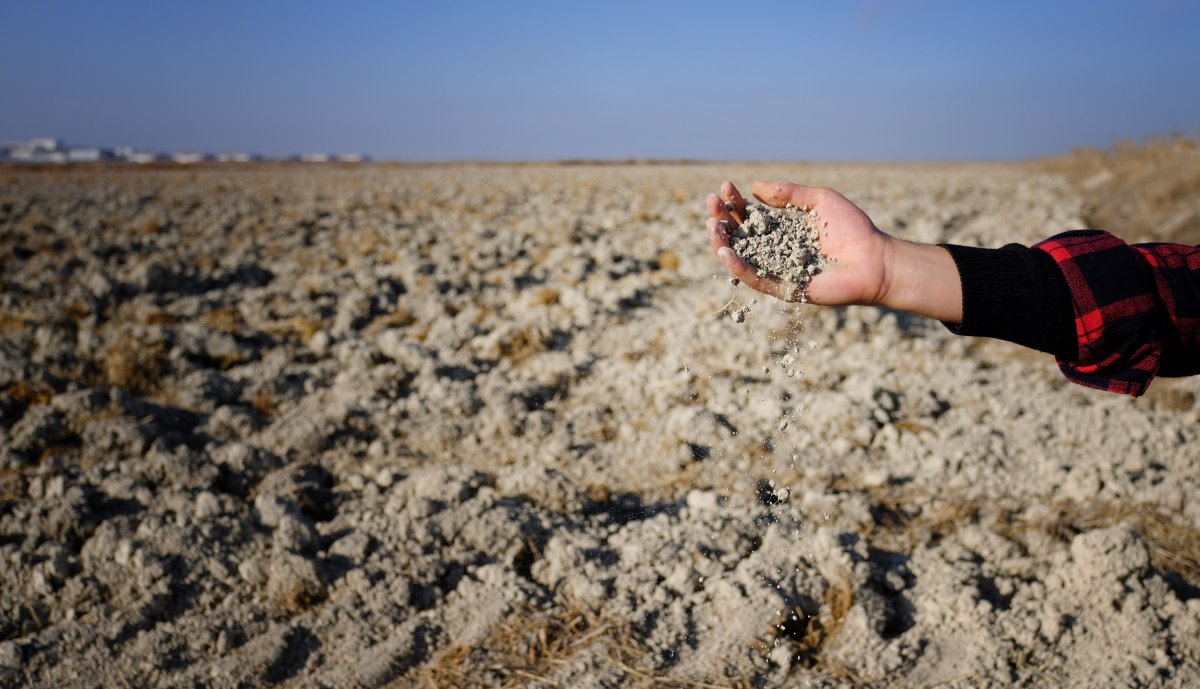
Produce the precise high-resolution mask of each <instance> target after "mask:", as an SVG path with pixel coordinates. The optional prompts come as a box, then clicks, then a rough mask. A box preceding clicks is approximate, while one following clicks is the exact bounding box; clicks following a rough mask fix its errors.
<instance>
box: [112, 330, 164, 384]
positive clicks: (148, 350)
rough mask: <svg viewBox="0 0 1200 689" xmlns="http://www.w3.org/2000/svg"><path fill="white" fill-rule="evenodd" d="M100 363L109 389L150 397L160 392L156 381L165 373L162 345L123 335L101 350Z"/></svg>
mask: <svg viewBox="0 0 1200 689" xmlns="http://www.w3.org/2000/svg"><path fill="white" fill-rule="evenodd" d="M100 364H101V369H102V370H103V371H104V377H105V379H106V381H107V383H108V384H109V385H110V386H115V387H120V388H125V389H126V390H129V391H130V392H133V393H136V394H139V395H153V394H156V393H158V392H159V386H158V382H159V379H161V378H162V376H163V374H164V373H165V372H166V368H167V348H166V345H164V344H163V343H161V342H153V343H146V342H140V341H138V340H137V339H136V338H133V337H129V336H123V337H121V338H120V339H119V340H117V341H116V342H114V343H113V344H112V345H110V346H109V347H108V348H107V349H106V350H105V351H104V354H103V359H102V360H101V362H100Z"/></svg>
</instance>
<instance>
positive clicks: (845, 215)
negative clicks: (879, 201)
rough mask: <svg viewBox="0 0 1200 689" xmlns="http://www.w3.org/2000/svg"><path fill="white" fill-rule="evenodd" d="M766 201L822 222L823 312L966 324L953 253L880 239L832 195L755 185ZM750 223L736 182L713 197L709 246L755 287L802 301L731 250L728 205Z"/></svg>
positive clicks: (811, 288) (819, 296) (811, 292)
mask: <svg viewBox="0 0 1200 689" xmlns="http://www.w3.org/2000/svg"><path fill="white" fill-rule="evenodd" d="M751 191H752V193H753V194H754V197H755V198H757V199H758V200H759V201H761V202H763V203H765V204H767V205H769V206H775V207H777V208H782V207H784V206H785V205H787V204H789V203H790V204H792V205H793V206H796V207H808V208H810V209H812V210H813V211H814V212H816V214H817V216H818V217H819V218H820V222H818V223H817V227H818V230H819V232H820V241H821V253H823V254H825V255H826V256H827V257H829V258H832V259H834V264H833V265H831V266H829V267H827V268H826V269H825V270H823V271H822V272H820V273H818V274H817V275H815V276H813V279H812V282H810V283H809V285H808V301H809V302H811V303H813V304H821V305H824V306H841V305H846V304H866V305H870V306H886V307H888V308H892V309H896V310H899V311H907V312H909V313H915V314H918V315H921V316H926V317H928V318H934V319H937V320H939V321H945V322H947V323H961V322H962V283H961V281H960V279H959V275H958V268H957V267H956V266H955V265H954V259H953V258H951V257H950V252H949V251H946V250H945V249H943V248H942V247H940V246H934V245H932V244H920V243H918V242H910V241H908V240H905V239H900V238H898V237H893V236H891V235H889V234H886V233H884V232H881V231H879V229H878V228H876V227H875V224H874V223H873V222H871V219H870V218H868V217H867V214H866V213H863V212H862V211H861V210H860V209H859V208H858V206H855V205H854V204H853V203H851V202H850V201H849V200H847V199H846V197H844V196H842V195H841V194H839V193H837V192H836V191H834V190H832V189H822V188H818V187H805V186H800V185H799V184H792V183H790V182H755V183H754V186H753V187H752V189H751ZM727 203H729V204H732V205H733V207H734V212H735V213H736V214H737V216H738V217H741V218H745V217H746V200H745V197H743V196H742V194H741V192H739V191H738V189H737V187H735V186H734V185H733V183H732V182H724V183H722V184H721V193H720V195H719V196H718V195H717V194H710V195H709V196H708V213H709V216H710V217H709V219H708V223H707V226H708V238H709V241H710V242H711V244H712V249H713V251H714V252H715V253H716V254H717V258H718V259H720V261H721V264H722V265H723V266H725V270H726V271H728V272H729V274H730V275H732V276H733V277H735V278H737V279H739V280H741V281H742V282H743V283H745V284H746V285H747V286H748V287H750V288H752V289H755V290H758V291H759V292H762V293H763V294H769V295H771V296H773V297H776V298H778V299H782V300H784V301H796V300H798V299H799V297H800V295H799V293H798V291H797V290H795V289H793V288H790V287H788V286H787V285H785V284H783V283H781V282H780V281H778V280H776V279H774V278H772V277H770V276H766V275H759V274H758V273H757V272H756V271H755V270H754V269H753V268H751V267H750V266H749V265H748V264H747V263H746V262H745V261H743V260H742V259H741V258H740V257H739V256H738V255H737V254H736V253H735V252H734V251H733V249H732V248H730V246H729V234H728V232H729V230H728V228H731V227H734V226H736V225H737V220H736V219H735V218H734V216H733V213H731V212H730V211H729V210H727V207H726V204H727Z"/></svg>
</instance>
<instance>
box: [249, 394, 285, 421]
mask: <svg viewBox="0 0 1200 689" xmlns="http://www.w3.org/2000/svg"><path fill="white" fill-rule="evenodd" d="M250 406H251V408H253V409H254V411H256V412H258V413H259V414H262V415H263V417H265V418H268V419H272V418H275V414H277V413H278V412H279V407H278V404H277V402H276V400H275V395H274V394H272V393H271V391H270V390H262V391H261V392H259V393H258V394H257V395H255V396H254V400H253V401H251V402H250Z"/></svg>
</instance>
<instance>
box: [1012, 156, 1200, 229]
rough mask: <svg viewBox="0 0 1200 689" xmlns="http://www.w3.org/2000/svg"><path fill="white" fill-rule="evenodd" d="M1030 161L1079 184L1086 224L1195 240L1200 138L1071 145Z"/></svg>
mask: <svg viewBox="0 0 1200 689" xmlns="http://www.w3.org/2000/svg"><path fill="white" fill-rule="evenodd" d="M1036 164H1037V166H1038V167H1040V168H1041V169H1044V170H1047V171H1049V172H1055V173H1059V174H1062V175H1065V176H1066V177H1067V179H1069V180H1070V181H1071V182H1072V183H1074V184H1075V186H1076V187H1078V188H1079V190H1080V191H1081V192H1082V193H1083V195H1084V199H1085V201H1086V207H1085V210H1084V220H1085V221H1086V222H1087V224H1088V226H1089V227H1093V228H1096V229H1103V230H1109V231H1112V232H1114V233H1115V234H1117V235H1119V236H1121V237H1122V238H1125V239H1129V240H1134V241H1162V242H1176V243H1181V244H1189V245H1196V244H1200V139H1189V138H1185V137H1183V136H1179V135H1175V136H1168V137H1162V138H1158V139H1153V140H1150V141H1148V142H1146V143H1144V144H1142V145H1140V146H1139V145H1135V144H1132V143H1128V142H1126V143H1121V144H1118V145H1117V146H1116V147H1115V148H1114V149H1113V150H1109V151H1105V150H1100V149H1094V148H1084V149H1076V150H1074V151H1072V152H1071V153H1069V154H1067V155H1065V156H1060V157H1057V158H1049V159H1045V160H1040V161H1037V163H1036Z"/></svg>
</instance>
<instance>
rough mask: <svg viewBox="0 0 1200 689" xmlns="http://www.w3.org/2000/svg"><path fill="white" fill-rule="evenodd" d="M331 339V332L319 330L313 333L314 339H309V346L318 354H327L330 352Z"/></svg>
mask: <svg viewBox="0 0 1200 689" xmlns="http://www.w3.org/2000/svg"><path fill="white" fill-rule="evenodd" d="M331 340H332V338H330V337H329V333H327V332H325V331H324V330H318V331H317V332H316V333H314V334H313V336H312V339H310V340H309V341H308V348H309V349H311V350H312V352H313V354H316V355H317V356H325V355H326V354H327V353H329V345H330V343H331Z"/></svg>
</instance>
